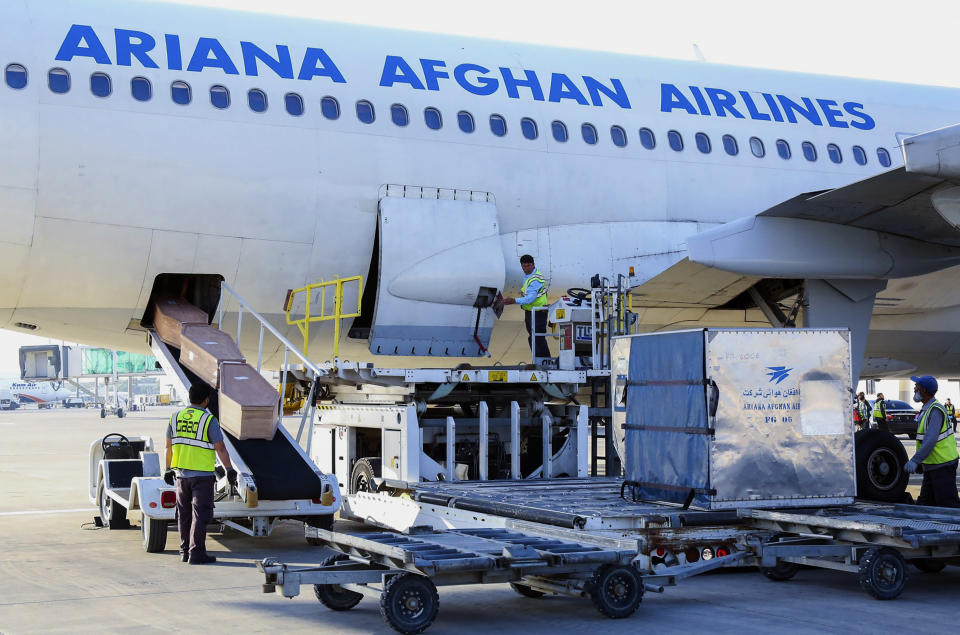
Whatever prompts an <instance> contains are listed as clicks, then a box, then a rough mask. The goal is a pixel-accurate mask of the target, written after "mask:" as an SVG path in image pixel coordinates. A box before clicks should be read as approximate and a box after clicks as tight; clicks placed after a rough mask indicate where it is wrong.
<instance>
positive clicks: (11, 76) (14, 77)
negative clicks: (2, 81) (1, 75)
mask: <svg viewBox="0 0 960 635" xmlns="http://www.w3.org/2000/svg"><path fill="white" fill-rule="evenodd" d="M5 76H6V79H7V86H9V87H10V88H16V89H20V88H23V87H25V86H26V85H27V69H26V68H24V67H23V66H21V65H20V64H10V65H8V66H7V70H6V73H5Z"/></svg>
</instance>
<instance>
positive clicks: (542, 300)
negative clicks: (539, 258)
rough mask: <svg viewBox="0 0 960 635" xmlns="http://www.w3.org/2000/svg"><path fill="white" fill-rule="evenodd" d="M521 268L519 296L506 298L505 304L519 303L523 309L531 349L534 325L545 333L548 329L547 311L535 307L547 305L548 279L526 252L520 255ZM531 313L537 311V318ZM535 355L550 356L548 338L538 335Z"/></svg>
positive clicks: (540, 331) (532, 348) (539, 356)
mask: <svg viewBox="0 0 960 635" xmlns="http://www.w3.org/2000/svg"><path fill="white" fill-rule="evenodd" d="M520 268H521V269H523V283H522V284H521V285H520V293H522V294H523V295H522V296H520V297H519V298H504V299H503V303H504V304H519V305H520V308H521V309H523V311H524V315H523V323H524V324H525V325H526V327H527V344H528V345H529V346H530V349H531V350H534V347H533V345H532V343H531V339H532V337H533V330H532V326H533V324H534V323H535V325H536V332H537V333H544V332H546V330H547V312H546V311H534V310H533V309H535V308H538V307H542V306H546V305H547V281H546V279H545V278H544V277H543V274H542V273H540V270H539V269H537V266H536V264H534V262H533V256H531V255H530V254H524V255H522V256H520ZM531 313H536V320H532V319H531V317H530V314H531ZM535 355H536V357H538V358H544V357H550V348H549V347H548V346H547V340H546V338H544V337H542V336H540V337H537V344H536V350H535Z"/></svg>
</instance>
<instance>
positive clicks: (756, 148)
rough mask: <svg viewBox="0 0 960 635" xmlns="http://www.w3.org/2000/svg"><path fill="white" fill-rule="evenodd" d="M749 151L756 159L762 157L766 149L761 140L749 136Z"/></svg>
mask: <svg viewBox="0 0 960 635" xmlns="http://www.w3.org/2000/svg"><path fill="white" fill-rule="evenodd" d="M750 152H752V153H753V156H755V157H757V158H758V159H762V158H763V156H764V155H765V154H766V153H767V150H766V148H764V147H763V141H761V140H760V139H758V138H757V137H750Z"/></svg>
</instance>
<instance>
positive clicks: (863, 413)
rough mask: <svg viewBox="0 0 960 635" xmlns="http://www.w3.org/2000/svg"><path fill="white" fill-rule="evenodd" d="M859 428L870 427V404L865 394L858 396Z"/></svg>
mask: <svg viewBox="0 0 960 635" xmlns="http://www.w3.org/2000/svg"><path fill="white" fill-rule="evenodd" d="M856 409H857V426H858V427H859V428H860V429H866V428H869V427H870V402H869V401H867V396H866V395H865V394H863V393H860V394H858V395H857V406H856Z"/></svg>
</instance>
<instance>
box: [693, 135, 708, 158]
mask: <svg viewBox="0 0 960 635" xmlns="http://www.w3.org/2000/svg"><path fill="white" fill-rule="evenodd" d="M693 140H694V141H696V143H697V150H699V151H700V152H702V153H704V154H710V150H712V148H711V147H710V137H708V136H707V135H706V133H704V132H698V133H697V134H696V135H695V136H694V137H693Z"/></svg>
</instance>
